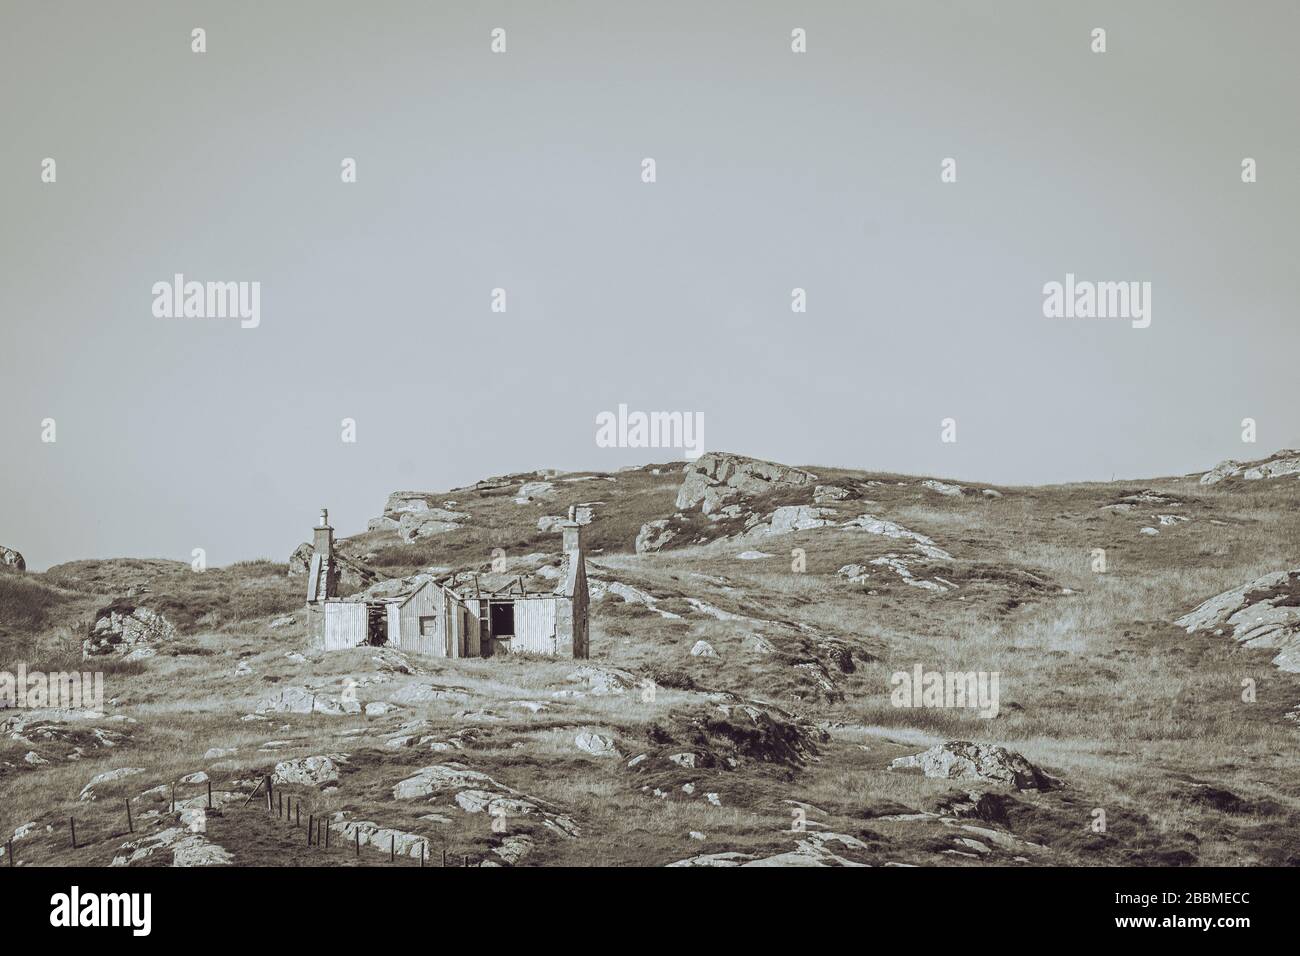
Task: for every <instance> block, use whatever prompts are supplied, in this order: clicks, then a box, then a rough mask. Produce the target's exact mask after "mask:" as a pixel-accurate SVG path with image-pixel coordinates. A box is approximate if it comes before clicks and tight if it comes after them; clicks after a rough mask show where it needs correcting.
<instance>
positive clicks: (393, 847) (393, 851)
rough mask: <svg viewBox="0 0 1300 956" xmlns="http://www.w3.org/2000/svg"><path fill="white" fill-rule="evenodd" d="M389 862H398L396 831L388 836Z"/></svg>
mask: <svg viewBox="0 0 1300 956" xmlns="http://www.w3.org/2000/svg"><path fill="white" fill-rule="evenodd" d="M388 862H389V863H396V862H397V834H395V833H394V834H393V835H392V836H390V837H389V838H388Z"/></svg>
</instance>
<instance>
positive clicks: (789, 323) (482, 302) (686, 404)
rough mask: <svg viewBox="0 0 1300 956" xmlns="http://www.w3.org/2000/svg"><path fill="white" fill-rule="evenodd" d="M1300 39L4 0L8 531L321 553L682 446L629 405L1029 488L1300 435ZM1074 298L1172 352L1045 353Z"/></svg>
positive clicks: (1194, 11) (39, 539)
mask: <svg viewBox="0 0 1300 956" xmlns="http://www.w3.org/2000/svg"><path fill="white" fill-rule="evenodd" d="M1069 7H1075V8H1077V9H1076V10H1074V11H1071V10H1070V9H1068V8H1069ZM196 26H199V27H204V28H205V29H206V30H207V44H208V51H207V52H206V53H204V54H201V55H200V54H194V53H191V52H190V31H191V29H192V28H193V27H196ZM494 27H503V28H504V29H505V30H506V31H507V39H508V52H507V53H505V54H503V55H493V54H492V53H490V52H489V39H490V38H489V33H490V31H491V30H492V28H494ZM794 27H803V28H804V29H806V30H807V34H808V52H807V53H806V54H801V55H796V54H793V53H791V51H790V31H791V29H792V28H794ZM1094 27H1104V28H1105V29H1106V30H1107V44H1108V52H1106V53H1105V54H1094V53H1092V52H1091V51H1090V49H1089V44H1090V31H1091V30H1092V28H1094ZM1298 34H1300V6H1297V5H1296V4H1295V3H1293V2H1258V3H1252V4H1250V5H1249V6H1248V7H1243V6H1242V5H1239V4H1232V3H1227V2H1217V3H1208V2H1165V3H1160V2H1145V3H1142V4H1132V3H1089V4H1086V5H1085V4H1056V3H1054V4H1044V3H1040V2H1028V0H1024V2H997V3H993V2H973V0H961V2H916V3H898V2H892V0H891V2H878V3H870V2H864V3H855V4H847V3H842V2H807V3H800V4H785V3H773V2H753V0H748V2H727V3H708V4H699V3H694V2H689V3H688V2H656V3H653V4H634V3H623V2H609V0H599V2H596V0H593V2H564V3H535V2H528V3H474V4H451V3H437V2H410V3H401V2H389V3H364V4H354V3H335V2H311V3H308V2H277V3H274V4H267V3H255V2H238V3H232V2H221V3H217V2H195V3H175V2H150V3H146V2H133V3H130V4H113V5H109V4H102V3H93V2H76V3H72V2H47V3H18V2H13V0H9V2H5V3H3V4H2V5H0V131H2V135H0V174H2V175H0V254H2V255H3V258H4V263H5V266H4V281H3V284H0V308H2V309H3V323H4V324H3V348H2V350H0V381H2V382H3V383H4V387H5V400H4V410H3V412H2V413H0V448H3V462H2V464H0V543H2V544H5V545H8V546H10V547H16V548H18V549H19V550H21V551H22V552H23V553H24V554H25V555H26V557H27V559H28V562H29V564H30V565H31V566H32V567H45V566H48V565H49V564H53V563H57V562H60V561H65V560H70V559H73V558H79V557H109V556H118V555H138V556H159V557H174V558H180V559H184V560H189V555H190V552H191V549H193V548H196V547H203V548H205V549H206V550H207V554H208V560H209V562H210V563H213V564H224V563H227V562H229V561H232V560H237V559H240V558H252V557H259V556H269V557H274V558H276V559H278V560H283V559H284V557H285V556H286V555H287V554H288V553H289V551H290V550H291V549H292V548H293V547H294V545H296V544H297V543H298V542H299V541H302V540H304V539H305V538H306V537H307V535H308V531H309V528H310V526H311V524H312V523H313V520H314V518H315V514H316V510H317V509H318V508H319V507H320V506H321V505H328V506H329V508H330V510H331V515H332V516H333V517H334V524H335V526H336V527H337V528H339V530H340V532H341V533H344V534H348V533H353V532H355V531H358V530H360V529H362V528H363V527H364V524H365V520H366V518H368V517H370V516H372V515H375V514H377V513H379V511H380V510H381V509H382V506H383V502H384V498H385V495H386V494H387V493H388V492H389V491H391V490H395V489H399V488H401V489H407V488H412V489H441V488H445V487H449V486H452V485H456V484H464V483H468V482H471V481H473V480H475V479H477V478H479V477H482V476H485V475H489V474H496V473H501V472H506V471H521V470H526V469H532V468H538V467H559V468H580V467H586V468H608V469H613V468H617V467H619V466H622V465H626V464H633V463H640V462H645V461H650V460H663V459H666V458H671V457H672V455H671V453H668V452H657V451H654V450H643V449H602V448H598V447H596V444H595V441H594V434H595V416H596V415H597V414H598V413H599V412H601V411H604V410H613V409H616V408H617V406H618V404H619V403H620V402H622V403H626V404H627V405H629V406H630V407H631V408H633V409H642V410H647V411H649V410H682V411H699V412H702V413H703V414H704V416H705V444H706V446H707V447H708V448H712V449H724V450H731V451H737V452H742V453H746V454H752V455H756V456H760V457H765V458H772V459H777V460H780V461H785V462H790V463H801V464H823V465H840V466H847V467H861V468H867V469H880V470H890V471H902V472H916V473H934V474H939V475H944V476H953V477H957V478H966V479H972V480H975V479H978V480H983V481H991V482H1003V483H1038V482H1054V481H1065V480H1074V479H1108V478H1110V477H1111V476H1112V475H1116V476H1121V477H1124V476H1144V475H1154V474H1169V473H1178V472H1183V471H1190V470H1193V469H1198V468H1207V467H1209V466H1210V465H1212V464H1214V463H1215V462H1216V461H1218V460H1220V459H1222V458H1225V457H1240V458H1245V457H1260V456H1262V455H1264V454H1267V453H1269V452H1271V451H1272V450H1274V449H1275V448H1277V447H1280V446H1284V445H1287V444H1294V443H1300V403H1297V401H1296V397H1297V394H1296V385H1295V375H1294V370H1293V366H1294V357H1295V354H1296V346H1297V344H1300V342H1298V340H1300V334H1298V333H1297V330H1296V318H1297V316H1296V303H1297V301H1300V269H1297V268H1296V265H1295V257H1296V252H1297V240H1296V229H1297V222H1300V215H1298V214H1300V186H1298V185H1297V181H1298V177H1300V128H1298V126H1297V123H1296V115H1297V110H1296V74H1295V55H1294V49H1293V46H1292V45H1293V43H1294V38H1295V37H1296V36H1297V35H1298ZM948 156H952V157H955V158H956V160H957V163H958V181H957V182H956V183H955V184H941V183H940V182H939V164H940V161H941V160H942V159H943V158H944V157H948ZM1246 156H1250V157H1254V158H1255V159H1256V160H1257V161H1258V164H1259V165H1258V169H1259V181H1258V182H1257V183H1254V184H1251V185H1245V184H1243V183H1242V182H1241V180H1240V164H1241V160H1242V158H1243V157H1246ZM45 157H53V158H54V159H55V160H56V162H57V173H58V179H57V182H56V183H55V184H52V185H51V184H45V183H42V182H41V180H40V164H41V161H42V159H43V158H45ZM343 157H355V158H356V160H357V163H358V180H359V181H358V182H357V183H356V184H351V185H344V184H342V183H341V182H340V178H339V171H340V162H341V160H342V159H343ZM643 157H653V158H654V159H655V160H656V163H657V173H658V181H657V182H656V183H654V184H652V185H648V184H644V183H642V182H641V180H640V170H641V165H640V164H641V160H642V158H643ZM176 272H182V273H184V274H185V275H186V276H187V277H188V278H192V279H198V280H200V281H206V280H232V281H241V280H242V281H259V282H260V283H261V285H262V315H261V325H260V327H259V328H257V329H241V328H240V327H239V324H238V321H237V320H209V319H159V318H155V317H154V316H153V315H152V313H151V305H152V295H151V291H150V290H151V287H152V285H153V283H155V282H157V281H166V280H170V278H171V276H172V275H173V274H174V273H176ZM1067 272H1073V273H1075V274H1076V275H1078V276H1079V277H1080V278H1084V279H1093V280H1099V281H1100V280H1138V281H1149V282H1151V283H1152V288H1153V293H1152V299H1153V302H1152V305H1153V314H1152V323H1151V327H1150V328H1147V329H1133V328H1131V327H1130V326H1129V323H1128V322H1126V321H1123V320H1109V321H1103V320H1052V319H1046V318H1044V317H1043V315H1042V286H1043V284H1044V283H1046V282H1049V281H1053V280H1056V281H1062V280H1063V279H1064V276H1065V274H1066V273H1067ZM498 286H500V287H504V288H505V289H506V290H507V293H508V297H509V298H508V303H509V311H508V312H507V313H506V314H504V315H500V314H493V313H492V312H490V311H489V301H490V299H489V297H490V293H491V290H492V289H493V288H494V287H498ZM795 287H802V288H805V289H806V290H807V294H808V312H807V314H803V315H797V314H793V313H792V312H791V311H790V290H791V289H792V288H795ZM949 416H951V417H953V418H955V419H956V420H957V422H958V441H957V442H956V443H955V444H943V443H941V442H940V440H939V433H940V427H939V423H940V421H941V419H943V418H945V417H949ZM1247 416H1250V417H1253V418H1255V419H1256V420H1257V421H1258V423H1259V424H1258V428H1259V442H1258V444H1257V445H1255V446H1250V445H1243V444H1242V443H1241V441H1240V437H1239V434H1240V421H1241V419H1242V418H1244V417H1247ZM345 417H350V418H354V419H355V420H356V421H357V439H358V440H357V442H356V443H355V444H344V443H343V442H342V441H341V440H340V424H339V423H340V420H341V419H343V418H345ZM45 418H53V419H55V420H56V422H57V441H56V442H55V443H53V444H48V443H43V442H42V441H41V421H42V420H43V419H45Z"/></svg>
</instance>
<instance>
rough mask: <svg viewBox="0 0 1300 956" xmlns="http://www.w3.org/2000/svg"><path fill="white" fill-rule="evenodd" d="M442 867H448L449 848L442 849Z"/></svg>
mask: <svg viewBox="0 0 1300 956" xmlns="http://www.w3.org/2000/svg"><path fill="white" fill-rule="evenodd" d="M442 865H443V866H446V865H447V848H446V847H443V848H442Z"/></svg>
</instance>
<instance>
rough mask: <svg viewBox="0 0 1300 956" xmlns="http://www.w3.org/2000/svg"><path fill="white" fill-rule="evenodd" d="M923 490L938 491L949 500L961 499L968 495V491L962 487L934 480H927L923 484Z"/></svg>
mask: <svg viewBox="0 0 1300 956" xmlns="http://www.w3.org/2000/svg"><path fill="white" fill-rule="evenodd" d="M921 487H922V488H929V489H930V490H931V491H937V492H938V493H939V494H941V495H943V496H945V497H947V498H960V497H961V496H962V495H964V494H966V489H965V488H963V487H962V486H961V485H952V484H949V483H948V482H946V481H936V480H935V479H933V478H927V479H926V480H925V481H923V482H921Z"/></svg>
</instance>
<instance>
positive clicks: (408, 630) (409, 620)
mask: <svg viewBox="0 0 1300 956" xmlns="http://www.w3.org/2000/svg"><path fill="white" fill-rule="evenodd" d="M441 593H442V589H441V588H440V587H438V586H437V585H435V584H426V585H425V586H424V587H422V588H420V590H418V591H416V592H415V593H414V594H413V595H411V597H410V599H409V600H407V602H406V603H405V604H403V605H402V608H401V610H400V611H399V612H398V618H399V620H398V632H399V634H400V635H401V647H402V648H403V650H408V651H416V652H417V653H420V654H432V655H434V656H437V657H441V656H442V650H441V643H442V642H441V641H440V640H439V637H438V636H439V633H440V632H441V627H440V626H439V624H438V603H439V600H438V598H439V596H440V595H441ZM421 618H433V619H434V620H433V622H432V623H433V625H434V626H433V630H432V631H430V629H429V628H428V627H425V628H421V627H420V619H421Z"/></svg>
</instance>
